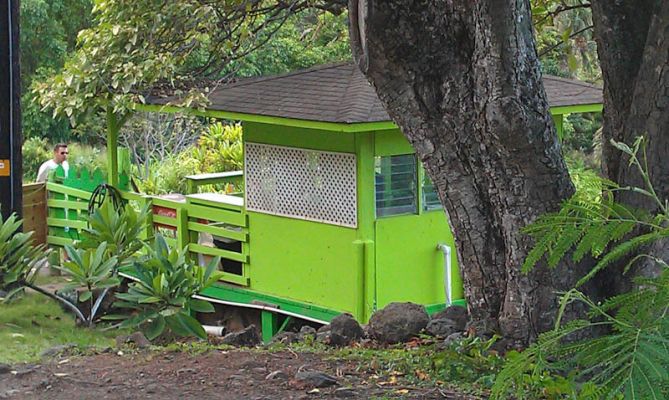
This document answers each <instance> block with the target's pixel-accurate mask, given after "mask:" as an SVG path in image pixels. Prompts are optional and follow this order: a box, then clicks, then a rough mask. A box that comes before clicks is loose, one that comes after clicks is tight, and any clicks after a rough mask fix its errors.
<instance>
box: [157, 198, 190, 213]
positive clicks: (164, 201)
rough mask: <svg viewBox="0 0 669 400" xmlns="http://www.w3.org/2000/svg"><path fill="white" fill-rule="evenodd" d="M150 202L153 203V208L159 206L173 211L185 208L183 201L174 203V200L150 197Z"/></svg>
mask: <svg viewBox="0 0 669 400" xmlns="http://www.w3.org/2000/svg"><path fill="white" fill-rule="evenodd" d="M151 202H152V203H153V205H154V206H161V207H165V208H172V209H174V210H176V209H179V208H183V207H185V206H186V202H185V201H183V202H181V201H174V200H167V199H161V198H159V197H152V198H151Z"/></svg>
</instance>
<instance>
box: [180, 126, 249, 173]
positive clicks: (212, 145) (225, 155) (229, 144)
mask: <svg viewBox="0 0 669 400" xmlns="http://www.w3.org/2000/svg"><path fill="white" fill-rule="evenodd" d="M191 154H192V156H193V158H195V159H196V160H197V161H198V163H199V170H200V172H202V173H209V172H224V171H235V170H239V169H241V168H242V167H243V165H244V153H243V147H242V126H241V125H239V124H237V125H223V124H221V123H220V122H217V123H215V124H212V125H209V128H208V129H207V131H206V132H204V133H203V134H202V136H200V139H199V140H198V142H197V146H196V147H193V149H192V153H191Z"/></svg>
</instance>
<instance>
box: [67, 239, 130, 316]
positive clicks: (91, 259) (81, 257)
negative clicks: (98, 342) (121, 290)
mask: <svg viewBox="0 0 669 400" xmlns="http://www.w3.org/2000/svg"><path fill="white" fill-rule="evenodd" d="M65 251H66V252H67V255H68V257H69V261H66V262H65V263H64V264H63V266H62V267H57V268H58V269H60V270H61V271H63V272H65V273H67V274H68V275H69V277H70V279H71V280H72V281H71V282H70V283H69V284H68V285H67V286H66V287H64V288H63V291H64V292H67V291H70V290H75V289H78V288H83V291H81V292H80V293H78V302H80V303H84V302H89V310H90V312H89V315H88V316H85V315H83V313H81V314H80V315H79V318H80V319H81V320H82V322H84V323H85V324H86V325H88V326H93V323H94V320H95V316H96V315H97V312H98V309H99V308H100V304H102V301H103V300H104V298H105V297H106V295H107V293H108V290H109V288H112V287H115V286H118V285H119V284H120V283H121V281H120V280H119V278H118V277H117V276H116V274H115V270H116V268H117V264H118V260H117V259H116V257H114V256H112V257H108V255H107V243H106V242H103V243H101V244H100V245H99V246H98V247H97V249H86V250H84V249H75V248H73V247H71V246H65ZM96 289H101V290H102V292H101V293H100V294H99V295H98V296H97V298H95V296H94V291H95V290H96ZM80 311H81V310H80Z"/></svg>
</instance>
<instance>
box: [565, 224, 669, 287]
mask: <svg viewBox="0 0 669 400" xmlns="http://www.w3.org/2000/svg"><path fill="white" fill-rule="evenodd" d="M663 236H666V233H664V232H651V233H647V234H644V235H639V236H636V237H633V238H632V239H630V240H628V241H626V242H623V243H620V244H619V245H617V246H616V247H614V248H613V249H611V251H609V252H608V253H606V255H605V256H604V257H603V258H602V259H601V260H599V262H598V263H597V264H596V265H595V266H594V267H593V268H592V269H591V270H590V272H588V273H587V274H586V275H585V276H584V277H583V278H581V279H580V280H579V281H578V282H577V283H576V287H578V286H581V285H583V284H584V283H585V282H587V281H589V280H590V279H592V277H594V276H595V275H596V274H597V273H598V272H599V271H601V270H602V269H604V268H606V267H607V266H609V265H610V264H611V263H613V262H616V261H618V260H620V259H622V258H623V257H625V256H627V255H629V254H631V253H632V252H633V251H634V250H637V249H638V248H639V247H641V246H643V245H645V244H649V243H652V242H654V241H656V240H658V239H660V238H662V237H663Z"/></svg>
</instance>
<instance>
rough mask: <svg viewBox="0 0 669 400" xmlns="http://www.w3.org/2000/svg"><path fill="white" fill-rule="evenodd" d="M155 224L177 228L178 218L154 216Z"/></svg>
mask: <svg viewBox="0 0 669 400" xmlns="http://www.w3.org/2000/svg"><path fill="white" fill-rule="evenodd" d="M153 223H157V224H163V225H169V226H173V227H175V228H176V226H177V219H176V218H170V217H165V216H163V215H158V214H154V215H153Z"/></svg>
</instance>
